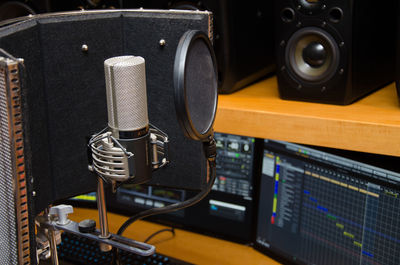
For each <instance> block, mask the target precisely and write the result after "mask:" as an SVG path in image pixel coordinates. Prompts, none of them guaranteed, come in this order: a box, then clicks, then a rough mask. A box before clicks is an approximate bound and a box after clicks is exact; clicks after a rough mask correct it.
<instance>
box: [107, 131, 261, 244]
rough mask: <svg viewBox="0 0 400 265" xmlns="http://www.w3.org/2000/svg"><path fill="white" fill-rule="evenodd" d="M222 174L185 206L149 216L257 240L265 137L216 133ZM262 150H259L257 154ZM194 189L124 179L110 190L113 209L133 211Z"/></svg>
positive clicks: (182, 197)
mask: <svg viewBox="0 0 400 265" xmlns="http://www.w3.org/2000/svg"><path fill="white" fill-rule="evenodd" d="M215 138H216V141H217V179H216V182H215V185H214V186H213V189H212V191H211V192H210V194H209V195H208V196H207V197H206V198H205V199H203V200H202V201H201V202H199V203H198V204H196V205H194V206H192V207H189V208H186V209H184V210H181V211H177V212H173V213H169V214H163V215H159V216H153V217H151V218H150V220H153V221H156V222H160V223H163V224H167V225H171V226H175V227H180V228H185V229H189V230H193V231H198V232H199V231H200V232H202V233H205V234H209V235H213V236H218V237H222V238H226V239H230V240H235V241H239V242H252V241H253V240H254V232H255V231H254V221H255V218H254V213H255V199H256V196H255V191H254V187H255V185H256V184H255V183H256V182H257V178H255V177H254V176H257V175H259V173H260V170H261V169H260V163H258V162H257V159H256V158H257V157H260V156H261V147H262V141H261V140H260V139H258V140H257V139H255V138H252V137H244V136H237V135H230V134H222V133H215ZM257 153H258V155H256V154H257ZM195 194H196V192H194V191H184V190H173V189H165V188H160V187H152V186H144V185H130V184H125V185H122V186H121V187H119V188H118V189H117V191H116V193H115V194H112V193H111V192H110V193H109V194H107V195H108V196H107V201H108V206H107V207H108V209H110V210H111V211H116V212H118V213H122V214H124V215H133V214H134V213H137V212H139V211H143V210H144V209H149V208H153V207H162V206H164V205H168V204H172V203H176V202H180V201H183V200H185V199H188V198H190V197H191V196H193V195H195Z"/></svg>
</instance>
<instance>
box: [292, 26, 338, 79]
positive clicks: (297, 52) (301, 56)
mask: <svg viewBox="0 0 400 265" xmlns="http://www.w3.org/2000/svg"><path fill="white" fill-rule="evenodd" d="M339 53H340V52H339V47H338V45H337V44H336V41H335V40H334V39H333V37H332V36H331V35H330V34H328V33H327V32H325V31H323V30H321V29H319V28H313V27H310V28H304V29H301V30H299V31H297V32H296V33H295V34H293V36H292V37H291V38H290V40H289V42H288V45H287V47H286V52H285V54H286V58H285V60H286V65H287V66H289V69H290V72H291V73H292V74H294V75H295V76H296V77H298V78H300V79H301V80H302V81H306V82H311V83H321V82H326V81H327V80H329V79H330V78H331V77H332V76H333V75H334V74H335V72H336V70H337V68H338V65H339V58H340V56H339V55H340V54H339Z"/></svg>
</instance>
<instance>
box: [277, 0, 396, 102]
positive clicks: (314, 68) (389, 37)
mask: <svg viewBox="0 0 400 265" xmlns="http://www.w3.org/2000/svg"><path fill="white" fill-rule="evenodd" d="M395 6H396V1H394V0H389V1H386V2H385V4H379V3H377V2H376V1H373V0H366V1H362V0H361V1H360V0H351V1H344V0H340V1H330V0H283V1H281V0H276V1H275V14H276V17H275V22H276V26H275V27H276V28H275V30H276V31H275V37H276V39H275V40H276V51H277V52H276V55H277V66H278V71H277V76H278V85H279V92H280V96H281V97H282V98H284V99H292V100H303V101H313V102H322V103H332V104H349V103H351V102H353V101H355V100H357V99H358V98H360V97H362V96H364V95H366V94H368V93H370V92H371V91H374V90H376V89H377V88H380V87H382V86H384V85H385V84H388V83H390V82H392V81H393V80H394V58H395V57H394V53H395V46H394V44H395V34H394V32H395V27H396V17H397V15H396V9H395Z"/></svg>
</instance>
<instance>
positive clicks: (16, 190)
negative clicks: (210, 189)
mask: <svg viewBox="0 0 400 265" xmlns="http://www.w3.org/2000/svg"><path fill="white" fill-rule="evenodd" d="M187 32H191V33H190V34H189V33H187ZM211 33H212V24H211V13H210V12H203V11H160V10H159V11H147V10H124V11H121V10H115V11H92V12H90V11H84V12H72V13H61V14H51V13H49V14H43V15H36V16H32V17H28V18H26V19H25V20H22V21H20V22H18V23H14V24H10V25H8V26H5V27H2V28H0V47H1V49H2V50H1V51H0V52H1V56H2V57H1V58H0V176H1V178H0V228H1V231H2V235H1V236H0V240H1V242H10V244H8V243H7V244H5V243H2V245H1V249H2V251H0V263H1V264H36V251H34V250H35V240H33V239H34V230H35V229H34V217H35V216H36V215H37V214H39V213H40V212H42V211H43V210H44V209H45V208H47V207H48V206H49V205H50V204H52V203H55V202H56V201H58V200H62V199H65V198H68V197H72V196H75V195H78V194H83V193H87V192H90V191H94V190H96V187H97V182H96V176H94V175H93V174H91V173H90V172H89V170H88V163H89V162H88V159H87V139H88V137H90V136H91V135H93V134H94V133H97V132H99V131H101V130H102V129H103V128H104V127H106V125H107V102H106V101H107V100H106V98H107V97H106V88H105V76H104V61H105V59H108V58H111V57H114V56H120V55H126V54H128V55H129V54H133V55H137V56H142V57H143V58H144V59H145V61H146V73H145V75H146V83H147V102H148V117H149V121H150V123H152V124H153V125H155V126H157V127H158V128H160V129H161V130H162V131H164V132H165V133H166V134H167V135H168V138H169V161H170V164H169V165H168V166H166V167H164V168H162V169H160V170H158V171H156V172H154V173H153V175H152V182H151V183H150V184H152V185H160V186H166V187H173V188H185V189H191V190H200V189H202V188H203V187H204V186H205V185H206V173H207V168H206V166H207V165H206V160H205V158H204V154H203V144H202V143H201V142H199V141H195V140H190V139H188V138H187V137H185V134H188V133H190V132H184V131H182V129H181V126H180V120H179V119H178V118H177V115H176V106H175V103H174V102H175V98H174V91H175V86H174V77H175V76H176V75H177V73H176V70H175V69H176V61H178V62H184V63H185V64H184V65H185V71H183V72H181V73H180V75H179V76H180V77H181V79H182V80H185V87H183V88H182V89H186V90H190V91H189V92H190V93H191V94H193V95H196V96H198V97H204V96H203V94H202V93H201V91H200V90H201V89H202V87H200V86H197V85H196V84H194V85H192V84H193V83H194V82H197V83H200V82H202V81H203V79H202V78H203V77H202V76H207V77H208V76H209V77H210V78H211V79H210V81H209V82H210V83H212V82H214V80H215V88H216V79H217V75H216V70H215V66H214V64H213V63H214V57H213V54H212V55H211V54H209V53H208V55H207V53H206V51H205V48H208V47H209V46H207V45H210V44H209V43H208V38H209V37H210V36H211ZM188 35H190V36H191V38H189V39H190V40H192V41H190V45H186V46H185V47H186V49H182V48H179V47H181V46H182V45H181V43H182V42H184V41H185V40H187V39H188ZM178 48H179V49H178ZM205 55H207V56H208V57H207V56H205ZM177 56H178V57H179V58H186V59H185V60H183V59H179V60H177V59H176V58H177ZM196 56H200V57H201V58H197V59H196ZM17 58H22V59H21V60H20V59H17ZM199 63H200V64H201V69H198V67H197V66H198V65H199ZM199 78H200V79H199ZM189 92H188V93H189ZM205 94H206V95H207V93H205ZM208 94H209V93H208ZM214 103H215V104H214V105H215V106H216V101H215V102H214ZM214 105H212V106H214ZM199 111H201V108H200V106H198V107H196V108H194V109H189V112H190V114H192V116H193V115H194V116H199V115H200V116H202V113H199ZM212 122H213V120H212V121H208V120H206V121H204V125H203V123H201V124H200V125H198V124H197V123H196V120H193V123H194V125H195V126H197V127H199V128H198V130H201V132H200V133H203V131H204V132H205V131H207V129H208V127H210V126H209V124H211V123H212ZM204 126H205V127H207V128H205V127H204ZM197 127H196V128H197ZM203 127H204V128H203ZM207 132H208V131H207ZM192 133H193V132H192ZM197 136H199V137H201V136H202V135H197ZM17 238H18V241H17V240H16V239H17ZM4 245H7V249H6V247H5V246H4Z"/></svg>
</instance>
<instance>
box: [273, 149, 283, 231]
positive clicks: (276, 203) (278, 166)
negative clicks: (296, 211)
mask: <svg viewBox="0 0 400 265" xmlns="http://www.w3.org/2000/svg"><path fill="white" fill-rule="evenodd" d="M275 162H276V169H275V189H274V200H273V204H272V216H271V224H275V218H276V208H277V206H278V188H279V171H280V168H281V166H280V163H281V161H280V158H279V156H277V157H276V158H275Z"/></svg>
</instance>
